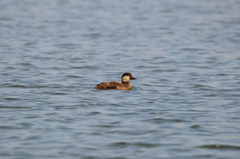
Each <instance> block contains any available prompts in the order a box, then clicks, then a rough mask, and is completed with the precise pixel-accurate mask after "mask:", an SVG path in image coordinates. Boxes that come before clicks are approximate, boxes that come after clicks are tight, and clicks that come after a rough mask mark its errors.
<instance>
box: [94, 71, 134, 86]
mask: <svg viewBox="0 0 240 159" xmlns="http://www.w3.org/2000/svg"><path fill="white" fill-rule="evenodd" d="M129 80H136V78H133V77H132V74H131V73H124V74H123V75H122V83H120V82H115V81H113V82H103V83H100V84H98V85H96V86H95V87H94V88H96V89H105V90H109V89H117V90H129V89H131V87H132V86H131V83H130V82H128V81H129Z"/></svg>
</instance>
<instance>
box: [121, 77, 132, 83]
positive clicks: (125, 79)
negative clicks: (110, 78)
mask: <svg viewBox="0 0 240 159" xmlns="http://www.w3.org/2000/svg"><path fill="white" fill-rule="evenodd" d="M129 80H130V77H129V76H124V77H123V78H122V81H123V82H128V81H129Z"/></svg>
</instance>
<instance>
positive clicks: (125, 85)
mask: <svg viewBox="0 0 240 159" xmlns="http://www.w3.org/2000/svg"><path fill="white" fill-rule="evenodd" d="M94 88H96V89H104V90H110V89H117V90H128V89H130V88H131V84H130V83H129V82H126V83H119V82H115V81H113V82H103V83H100V84H98V85H96V86H95V87H94Z"/></svg>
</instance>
